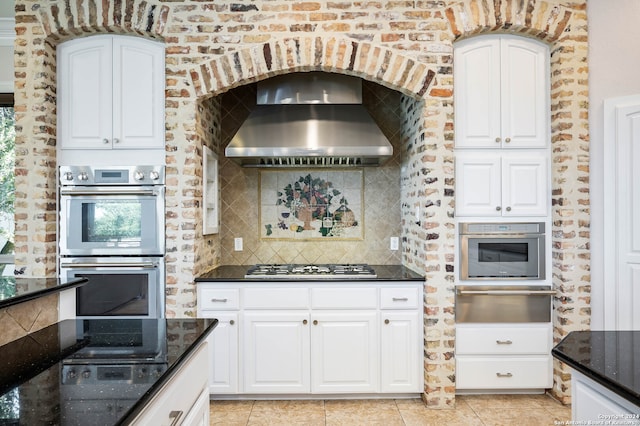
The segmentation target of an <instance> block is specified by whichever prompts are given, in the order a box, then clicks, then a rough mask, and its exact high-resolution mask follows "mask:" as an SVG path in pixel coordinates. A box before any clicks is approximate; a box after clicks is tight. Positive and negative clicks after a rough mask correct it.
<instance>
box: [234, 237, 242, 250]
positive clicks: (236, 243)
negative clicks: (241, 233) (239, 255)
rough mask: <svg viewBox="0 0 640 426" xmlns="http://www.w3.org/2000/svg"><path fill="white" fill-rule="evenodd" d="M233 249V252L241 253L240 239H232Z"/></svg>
mask: <svg viewBox="0 0 640 426" xmlns="http://www.w3.org/2000/svg"><path fill="white" fill-rule="evenodd" d="M233 249H234V250H235V251H242V238H234V239H233Z"/></svg>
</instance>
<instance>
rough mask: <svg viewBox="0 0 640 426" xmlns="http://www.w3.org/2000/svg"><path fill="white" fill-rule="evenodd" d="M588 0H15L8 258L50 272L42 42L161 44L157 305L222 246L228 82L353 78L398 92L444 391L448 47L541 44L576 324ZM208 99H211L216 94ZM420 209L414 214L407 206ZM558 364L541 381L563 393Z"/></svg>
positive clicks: (49, 81) (443, 403)
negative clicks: (219, 215)
mask: <svg viewBox="0 0 640 426" xmlns="http://www.w3.org/2000/svg"><path fill="white" fill-rule="evenodd" d="M585 9H586V0H575V1H561V0H548V1H543V0H527V1H524V0H462V1H451V0H442V1H384V2H383V1H371V2H356V1H335V2H334V1H304V0H301V1H296V2H291V1H284V0H283V1H277V0H273V1H266V0H263V1H239V0H238V1H224V0H223V1H188V0H184V1H180V0H175V1H163V0H123V1H115V0H112V1H109V0H102V1H96V0H49V1H44V0H16V31H17V39H16V63H15V72H16V90H15V95H16V122H17V139H16V150H17V153H16V154H17V155H16V156H17V164H16V186H17V192H16V223H18V227H17V229H16V264H17V265H18V266H19V267H20V266H25V267H26V270H25V275H27V276H53V275H55V268H56V262H55V245H56V242H55V227H56V223H55V211H56V198H55V165H56V161H55V144H56V124H55V81H56V79H55V70H56V67H55V46H56V45H57V44H58V43H60V42H62V41H64V40H67V39H71V38H74V37H79V36H84V35H90V34H94V33H103V32H114V33H123V34H132V35H139V36H143V37H152V38H158V39H163V40H164V42H165V43H166V53H167V56H166V72H167V89H166V126H167V133H166V149H167V166H168V167H167V174H168V176H167V179H168V182H171V185H172V187H173V189H172V190H168V191H167V250H168V259H169V262H168V265H167V293H168V294H167V305H168V315H169V316H176V317H181V316H193V315H194V313H195V302H196V301H195V293H194V285H193V277H194V276H195V275H197V274H198V273H199V272H202V271H203V270H205V269H207V268H208V267H209V266H211V265H212V264H215V263H216V262H218V261H219V259H220V251H221V245H220V240H219V238H220V237H219V236H218V237H216V236H213V237H207V238H203V237H202V236H201V226H202V225H201V213H200V201H201V176H202V170H201V155H202V150H201V145H202V144H203V143H206V144H208V145H211V146H213V147H216V148H218V149H219V148H220V146H218V145H216V144H217V141H216V137H217V136H215V135H216V134H217V133H216V132H217V130H215V131H214V132H210V131H209V130H207V129H216V126H218V125H219V121H220V117H217V116H216V114H215V113H207V114H210V115H206V114H203V112H202V110H201V108H208V107H210V106H211V107H213V106H212V105H208V103H213V104H216V102H218V101H217V100H215V99H216V98H218V97H219V96H220V95H222V94H223V93H225V92H227V91H229V90H230V89H232V88H235V87H238V86H243V85H246V84H248V83H253V82H255V81H258V80H261V79H264V78H268V77H271V76H273V75H277V74H283V73H287V72H292V71H305V70H324V71H332V72H340V73H345V74H350V75H355V76H358V77H362V78H364V79H365V80H369V81H372V82H375V83H378V84H381V85H383V86H386V87H388V88H390V89H393V90H396V91H398V92H400V93H402V94H403V95H404V96H405V98H404V100H403V101H402V109H403V114H404V121H403V124H402V132H401V141H402V144H403V147H402V150H403V152H402V154H403V157H402V160H401V161H402V162H403V166H402V170H403V171H402V174H401V176H400V181H401V203H400V205H401V211H400V215H401V222H402V230H401V232H402V240H403V252H402V261H403V263H405V264H406V265H409V266H410V267H411V268H413V269H416V270H419V271H421V272H424V273H425V274H426V276H427V279H426V284H425V285H426V288H425V289H426V304H425V326H426V327H425V354H426V357H425V377H426V384H425V391H426V393H425V401H426V402H427V404H428V405H429V406H431V407H447V406H451V405H453V404H454V401H455V398H454V389H455V361H454V358H453V351H454V348H453V346H454V345H453V342H454V325H453V312H454V298H453V276H454V271H453V264H454V256H455V253H454V250H453V245H454V226H453V223H454V222H453V167H452V160H453V150H452V141H453V131H454V123H453V105H452V88H453V80H452V72H451V69H452V68H451V67H452V48H453V43H454V42H455V40H457V39H460V38H464V37H467V36H471V35H475V34H486V33H491V32H508V33H515V34H521V35H523V36H527V37H534V38H538V39H540V40H542V41H544V42H546V43H548V44H549V46H550V48H551V67H552V70H551V76H552V77H551V83H552V87H551V97H552V99H551V101H552V153H553V154H552V156H553V161H552V173H553V183H552V185H553V229H552V232H553V259H554V260H553V270H552V273H553V281H554V286H555V287H556V288H557V289H558V290H559V297H558V298H557V299H556V301H555V304H556V309H555V317H554V324H555V338H556V339H559V338H561V337H562V336H564V335H565V334H566V333H568V332H569V331H570V330H573V329H580V328H588V327H589V292H590V289H589V280H590V275H589V245H588V244H589V181H588V176H589V170H588V164H589V163H588V161H589V138H588V128H587V102H588V86H587V79H588V69H587V65H586V57H587V27H586V11H585ZM214 108H215V107H214ZM416 205H419V206H420V207H421V217H420V221H419V222H420V224H419V225H418V224H416V223H415V220H413V219H412V217H413V215H414V214H415V206H416ZM566 371H567V370H566V368H565V367H564V366H562V365H559V364H558V365H556V373H555V377H556V384H555V386H554V392H555V393H556V395H558V396H559V397H560V398H562V399H563V400H565V401H567V400H568V398H569V395H570V391H569V389H568V382H567V381H566Z"/></svg>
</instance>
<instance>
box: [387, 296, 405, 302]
mask: <svg viewBox="0 0 640 426" xmlns="http://www.w3.org/2000/svg"><path fill="white" fill-rule="evenodd" d="M391 300H393V301H394V302H408V301H409V298H408V297H394V298H392V299H391Z"/></svg>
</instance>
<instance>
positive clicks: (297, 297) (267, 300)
mask: <svg viewBox="0 0 640 426" xmlns="http://www.w3.org/2000/svg"><path fill="white" fill-rule="evenodd" d="M242 295H243V304H242V306H243V308H244V309H280V308H282V309H307V308H309V289H306V288H283V287H279V288H273V287H270V288H245V289H243V294H242Z"/></svg>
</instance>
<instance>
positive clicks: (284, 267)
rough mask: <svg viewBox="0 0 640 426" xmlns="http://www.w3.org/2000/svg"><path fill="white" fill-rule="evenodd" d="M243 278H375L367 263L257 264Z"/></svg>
mask: <svg viewBox="0 0 640 426" xmlns="http://www.w3.org/2000/svg"><path fill="white" fill-rule="evenodd" d="M244 277H245V278H267V279H276V278H285V277H286V278H292V279H349V280H351V279H366V278H376V277H377V275H376V273H375V271H374V270H373V268H372V267H371V266H369V265H367V264H363V263H357V264H326V265H313V264H310V265H303V264H259V265H254V266H251V267H250V268H249V270H248V271H247V273H246V274H245V276H244Z"/></svg>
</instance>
